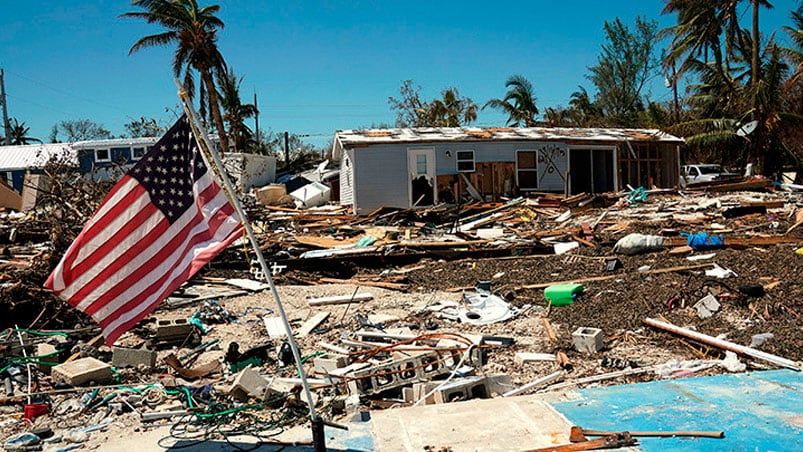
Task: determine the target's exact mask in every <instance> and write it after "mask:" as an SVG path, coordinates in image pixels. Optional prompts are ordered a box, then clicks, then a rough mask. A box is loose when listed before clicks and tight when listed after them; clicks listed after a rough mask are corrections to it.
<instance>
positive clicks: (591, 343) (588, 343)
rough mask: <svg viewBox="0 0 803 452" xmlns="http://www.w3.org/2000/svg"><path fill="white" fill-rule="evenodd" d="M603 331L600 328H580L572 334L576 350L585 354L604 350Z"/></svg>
mask: <svg viewBox="0 0 803 452" xmlns="http://www.w3.org/2000/svg"><path fill="white" fill-rule="evenodd" d="M602 336H603V333H602V330H601V329H599V328H589V327H580V328H577V329H576V330H574V332H573V333H572V342H573V343H574V348H576V349H577V350H579V351H581V352H584V353H597V352H599V351H600V350H602V347H603V344H602Z"/></svg>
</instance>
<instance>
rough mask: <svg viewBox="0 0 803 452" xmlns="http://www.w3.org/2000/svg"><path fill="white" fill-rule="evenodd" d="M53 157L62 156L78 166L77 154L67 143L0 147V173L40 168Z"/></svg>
mask: <svg viewBox="0 0 803 452" xmlns="http://www.w3.org/2000/svg"><path fill="white" fill-rule="evenodd" d="M53 156H64V157H66V158H68V159H69V160H70V163H72V164H74V165H76V166H78V153H77V152H76V151H75V150H74V149H72V148H71V147H70V145H69V143H52V144H51V143H48V144H27V145H21V146H0V171H9V170H21V169H29V168H42V167H43V166H44V165H45V164H46V163H47V161H48V160H49V159H50V158H51V157H53Z"/></svg>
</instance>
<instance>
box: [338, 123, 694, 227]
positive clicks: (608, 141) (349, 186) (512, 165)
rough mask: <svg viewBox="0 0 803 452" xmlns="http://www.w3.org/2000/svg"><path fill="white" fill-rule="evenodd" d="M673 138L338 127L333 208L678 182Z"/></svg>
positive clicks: (644, 133)
mask: <svg viewBox="0 0 803 452" xmlns="http://www.w3.org/2000/svg"><path fill="white" fill-rule="evenodd" d="M682 145H683V139H682V138H678V137H675V136H672V135H669V134H667V133H664V132H662V131H660V130H658V129H601V128H593V129H580V128H540V127H529V128H475V127H441V128H414V129H373V130H341V131H338V132H336V133H335V139H334V145H333V157H334V160H335V161H339V162H340V202H341V204H343V205H350V206H352V210H353V212H354V213H355V214H367V213H369V212H371V211H372V210H374V209H376V208H379V207H382V206H393V207H405V208H406V207H420V206H428V205H433V204H437V203H441V202H444V203H451V202H458V201H459V200H461V199H466V198H468V197H471V198H475V199H479V200H485V201H497V200H499V199H500V198H501V197H510V196H516V195H520V194H526V193H528V192H559V193H568V194H576V193H583V192H587V193H603V192H610V191H618V190H620V189H623V188H626V187H627V186H628V185H630V186H632V187H638V186H645V187H652V186H658V187H672V186H675V185H677V183H678V175H679V167H680V148H681V146H682Z"/></svg>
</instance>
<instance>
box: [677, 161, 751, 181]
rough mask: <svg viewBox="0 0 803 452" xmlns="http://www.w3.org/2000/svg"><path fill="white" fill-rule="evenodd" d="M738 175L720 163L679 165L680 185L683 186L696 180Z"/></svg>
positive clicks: (710, 179)
mask: <svg viewBox="0 0 803 452" xmlns="http://www.w3.org/2000/svg"><path fill="white" fill-rule="evenodd" d="M740 176H741V175H740V174H737V173H731V172H729V171H728V170H726V169H725V168H723V167H722V165H717V164H715V163H705V164H696V165H683V166H681V167H680V186H681V187H685V186H687V185H689V184H694V183H697V182H711V181H718V180H726V179H738V178H739V177H740Z"/></svg>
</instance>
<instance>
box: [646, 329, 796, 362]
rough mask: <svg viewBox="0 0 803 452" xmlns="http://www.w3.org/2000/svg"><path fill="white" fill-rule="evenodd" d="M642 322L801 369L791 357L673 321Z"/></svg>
mask: <svg viewBox="0 0 803 452" xmlns="http://www.w3.org/2000/svg"><path fill="white" fill-rule="evenodd" d="M642 322H644V323H645V324H647V325H649V326H651V327H654V328H658V329H662V330H664V331H669V332H670V333H674V334H677V335H680V336H683V337H687V338H689V339H693V340H695V341H698V342H702V343H704V344H707V345H711V346H714V347H717V348H721V349H723V350H729V351H732V352H734V353H738V354H740V355H747V356H750V357H752V358H756V359H760V360H763V361H767V362H769V363H772V364H775V365H776V366H781V367H786V368H787V369H792V370H794V371H797V372H800V371H801V367H800V364H799V363H796V362H794V361H792V360H791V359H786V358H782V357H780V356H775V355H772V354H770V353H766V352H762V351H761V350H756V349H754V348H750V347H745V346H743V345H739V344H736V343H733V342H730V341H726V340H724V339H718V338H715V337H713V336H709V335H707V334H703V333H698V332H696V331H692V330H689V329H686V328H681V327H679V326H676V325H672V324H671V323H666V322H662V321H660V320H656V319H651V318H649V317H648V318H646V319H644V320H642Z"/></svg>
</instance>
